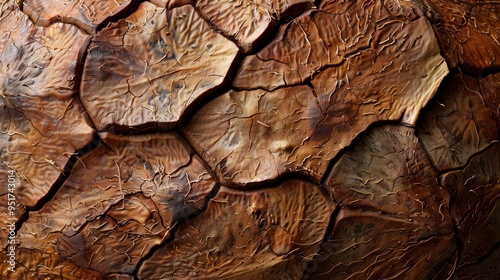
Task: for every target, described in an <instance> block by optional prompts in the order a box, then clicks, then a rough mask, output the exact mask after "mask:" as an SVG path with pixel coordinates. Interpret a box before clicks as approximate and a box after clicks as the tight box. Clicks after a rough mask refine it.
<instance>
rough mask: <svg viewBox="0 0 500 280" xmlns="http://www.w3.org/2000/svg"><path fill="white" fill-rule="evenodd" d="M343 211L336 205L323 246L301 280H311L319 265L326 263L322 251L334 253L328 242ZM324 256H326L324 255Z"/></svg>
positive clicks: (308, 265) (321, 245)
mask: <svg viewBox="0 0 500 280" xmlns="http://www.w3.org/2000/svg"><path fill="white" fill-rule="evenodd" d="M340 210H341V206H340V205H339V204H337V205H335V208H334V209H333V212H332V214H331V216H330V221H329V222H328V226H327V227H326V231H325V236H324V237H323V240H322V241H321V244H320V245H319V247H318V250H317V252H316V253H315V254H314V256H313V258H312V259H311V261H309V263H308V264H307V267H306V270H305V271H304V273H303V274H302V277H301V278H300V279H301V280H307V279H310V278H311V277H312V276H314V273H315V272H316V270H317V268H318V265H319V263H321V262H322V261H324V259H321V258H322V257H323V256H322V255H320V251H321V250H323V249H324V250H326V251H329V253H331V252H330V251H332V249H331V248H330V247H329V246H328V240H329V239H330V235H331V233H332V232H333V229H334V227H335V224H336V223H337V218H338V216H339V213H340ZM323 255H324V254H323Z"/></svg>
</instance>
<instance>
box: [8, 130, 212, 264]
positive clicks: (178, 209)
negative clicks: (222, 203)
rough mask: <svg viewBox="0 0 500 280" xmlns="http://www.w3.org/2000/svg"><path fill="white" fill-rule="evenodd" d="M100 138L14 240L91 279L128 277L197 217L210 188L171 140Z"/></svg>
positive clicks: (164, 136)
mask: <svg viewBox="0 0 500 280" xmlns="http://www.w3.org/2000/svg"><path fill="white" fill-rule="evenodd" d="M102 137H103V144H101V145H100V146H99V147H98V148H96V149H95V150H93V151H92V152H90V153H89V154H87V155H85V156H84V157H82V158H81V159H80V160H79V161H78V162H77V164H76V165H75V167H74V168H73V171H72V173H71V175H70V176H69V177H68V179H67V181H66V182H65V183H64V184H63V185H62V187H61V189H60V190H59V192H58V193H57V194H56V195H55V196H54V197H53V198H52V199H51V200H50V202H48V203H47V204H46V205H45V206H44V207H43V208H42V209H41V210H40V211H37V212H31V213H30V216H29V219H28V220H26V221H25V222H24V224H23V227H22V228H21V229H20V230H19V232H18V238H19V240H20V242H21V246H22V247H23V248H27V249H37V248H39V247H40V244H41V243H43V244H45V245H44V247H45V248H46V250H50V251H54V252H57V254H59V255H60V257H61V258H71V259H72V260H73V261H74V262H75V263H77V264H78V265H80V266H83V267H89V268H91V269H93V270H95V271H100V272H102V273H110V272H127V273H132V272H133V271H134V269H135V267H136V266H137V264H138V262H139V261H140V259H141V258H142V257H144V256H145V255H147V253H148V252H149V250H150V249H151V248H152V247H153V246H155V245H157V244H159V243H161V242H162V241H163V240H165V239H168V238H169V237H170V231H171V229H172V228H173V227H174V226H175V224H177V223H178V222H182V221H183V220H184V219H187V218H188V217H190V216H191V215H193V214H195V213H197V212H199V211H201V210H202V208H203V207H204V205H205V200H206V197H207V195H208V194H209V193H210V192H211V191H212V189H213V188H214V187H215V182H214V181H213V180H212V179H211V178H210V175H209V174H208V172H207V171H206V169H205V168H204V167H203V165H202V164H201V162H200V160H199V159H198V158H197V157H196V156H195V155H192V153H191V152H189V151H187V150H186V149H185V147H184V146H183V144H182V143H181V142H180V141H179V140H178V139H177V137H176V135H175V134H153V135H148V136H121V137H119V136H115V135H112V134H103V135H102Z"/></svg>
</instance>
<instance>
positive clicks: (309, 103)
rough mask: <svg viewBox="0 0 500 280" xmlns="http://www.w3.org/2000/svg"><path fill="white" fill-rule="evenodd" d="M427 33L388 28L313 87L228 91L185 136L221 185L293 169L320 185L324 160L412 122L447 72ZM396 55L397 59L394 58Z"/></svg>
mask: <svg viewBox="0 0 500 280" xmlns="http://www.w3.org/2000/svg"><path fill="white" fill-rule="evenodd" d="M408 32H410V33H408ZM431 32H432V30H431V26H430V25H429V23H428V22H427V21H426V20H425V19H420V20H417V21H414V22H412V23H410V24H408V25H407V26H406V27H405V28H403V26H402V25H401V24H400V23H395V24H389V25H388V26H387V27H386V28H385V29H384V32H380V33H379V34H378V35H377V37H376V38H375V39H374V40H373V41H374V45H375V46H376V47H375V48H374V49H369V50H364V51H360V52H359V53H358V54H356V55H352V56H350V57H349V58H348V59H347V60H346V62H345V63H344V64H343V65H341V66H339V67H331V68H327V69H325V70H324V71H322V72H321V73H319V74H318V75H317V76H316V77H314V79H313V80H312V81H311V85H312V89H311V88H310V87H308V86H305V85H297V86H292V87H283V88H279V89H276V90H274V91H272V92H268V91H266V90H264V89H255V90H248V91H229V92H227V93H225V94H224V95H223V96H221V97H218V98H216V99H214V100H213V101H211V102H210V103H208V104H207V105H205V106H204V107H203V108H202V109H201V110H199V111H198V112H197V113H196V114H195V116H194V117H193V118H192V119H191V121H190V123H188V125H187V126H186V129H185V131H186V132H185V135H186V137H187V138H188V140H189V141H190V142H191V143H192V144H193V146H194V147H195V149H196V150H197V151H198V153H199V154H200V155H202V157H203V158H204V159H205V160H206V161H207V162H208V164H209V165H210V166H211V167H212V168H213V169H214V170H216V172H217V173H218V174H220V175H219V177H221V178H223V180H224V181H225V182H227V183H228V184H236V185H245V184H249V183H260V182H262V181H266V180H273V179H276V178H277V177H278V176H279V175H281V174H284V173H287V172H293V171H299V172H304V173H306V174H308V175H311V176H312V177H313V178H314V179H315V180H316V181H320V180H321V178H322V177H323V175H324V173H325V170H326V169H327V167H328V163H329V161H330V160H331V159H332V158H334V157H335V156H336V155H337V154H338V152H339V151H340V150H342V149H343V148H344V147H346V146H349V144H350V143H351V141H352V140H353V139H355V137H356V136H357V135H358V134H359V133H360V132H362V131H364V130H365V129H366V128H367V127H369V126H370V125H371V124H373V123H375V122H377V121H382V120H398V119H400V118H402V121H403V122H406V123H409V124H415V122H416V119H417V117H418V113H419V111H420V110H421V109H422V107H423V106H424V105H425V104H426V103H427V102H428V100H429V99H430V98H431V97H432V96H433V95H434V93H435V91H436V90H437V87H438V85H439V83H440V81H441V79H442V78H444V76H445V75H446V74H447V73H448V69H447V66H446V64H445V63H444V59H443V58H442V57H441V56H440V55H439V48H438V47H437V43H436V42H435V41H433V39H432V40H431V39H425V37H426V36H427V37H429V36H433V35H432V33H431ZM396 38H404V39H402V40H399V41H398V42H397V43H396ZM384 41H385V43H384ZM280 42H281V41H280ZM402 49H405V51H404V52H405V53H406V54H405V55H404V56H403V55H394V52H396V53H397V52H398V50H402ZM402 53H403V52H402ZM407 55H409V57H410V59H408V56H407ZM282 57H290V55H284V54H283V55H282ZM414 63H415V64H417V65H421V66H419V67H415V66H411V65H414ZM269 69H273V68H269ZM249 75H250V74H249ZM251 75H258V74H255V73H252V74H251ZM405 77H406V78H405ZM408 77H412V79H409V78H408ZM242 81H255V79H254V80H252V79H251V78H250V77H245V78H242ZM313 91H314V92H313ZM416 93H418V94H416ZM207 131H209V133H208V135H207V133H206V132H207Z"/></svg>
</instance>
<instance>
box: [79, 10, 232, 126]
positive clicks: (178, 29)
mask: <svg viewBox="0 0 500 280" xmlns="http://www.w3.org/2000/svg"><path fill="white" fill-rule="evenodd" d="M237 53H238V48H237V47H236V46H235V45H234V44H233V43H231V42H230V41H229V40H227V39H225V38H224V37H223V36H221V35H219V34H218V33H216V32H215V31H214V30H212V29H211V28H210V26H209V25H208V24H207V23H205V21H204V20H203V19H201V18H200V17H199V16H198V14H197V13H196V11H195V10H194V8H193V7H191V6H189V5H186V6H182V7H180V8H175V9H172V10H171V11H167V10H166V9H165V8H158V7H157V6H155V5H153V4H151V3H148V2H144V3H142V4H141V6H140V7H139V9H138V10H137V12H135V13H134V14H133V15H131V16H130V17H128V18H127V19H126V20H120V21H118V22H117V23H114V24H112V25H110V26H109V27H107V28H105V29H104V30H102V31H101V32H99V33H98V34H97V36H96V37H95V38H94V40H93V42H92V44H91V45H90V49H89V54H88V57H87V60H86V62H85V69H84V73H83V80H82V86H81V92H80V94H81V98H82V101H83V104H84V105H85V107H86V108H87V110H88V112H89V115H90V117H91V118H92V120H93V121H94V123H95V124H96V127H97V129H99V130H114V131H122V132H127V133H130V132H135V133H137V132H142V131H141V129H158V127H159V128H160V129H169V128H171V127H172V126H174V125H175V124H176V123H177V122H178V121H179V119H180V118H181V117H182V114H183V113H184V112H185V111H186V110H187V108H188V107H190V105H191V104H192V103H193V102H195V101H197V99H199V98H203V97H205V96H206V95H207V94H209V93H210V92H211V91H213V90H214V89H215V88H217V87H218V86H219V85H220V84H221V83H222V82H223V81H224V78H225V76H226V74H227V72H228V70H229V68H230V67H231V65H232V63H233V60H234V59H235V56H236V54H237Z"/></svg>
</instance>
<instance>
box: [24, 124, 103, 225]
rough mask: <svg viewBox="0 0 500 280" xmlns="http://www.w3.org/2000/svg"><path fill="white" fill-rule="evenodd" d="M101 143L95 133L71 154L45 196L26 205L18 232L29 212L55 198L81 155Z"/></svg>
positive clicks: (38, 208)
mask: <svg viewBox="0 0 500 280" xmlns="http://www.w3.org/2000/svg"><path fill="white" fill-rule="evenodd" d="M100 143H101V138H100V137H99V134H97V133H94V135H93V137H92V140H91V141H90V142H89V143H88V144H87V145H85V146H84V147H82V148H80V149H78V150H77V151H76V152H75V153H73V154H72V155H71V157H70V158H69V159H68V162H67V163H66V166H65V167H64V169H63V172H62V173H61V174H60V175H59V177H58V178H57V180H56V181H55V182H54V184H53V185H52V187H51V188H50V189H49V191H48V192H47V193H46V194H45V195H44V196H43V197H41V198H40V199H39V200H38V201H37V203H36V204H35V205H33V206H31V207H26V212H25V213H24V214H23V215H22V216H21V217H20V218H19V220H18V221H17V222H16V232H17V231H18V230H19V229H20V228H21V227H22V225H23V224H24V222H25V221H26V220H28V218H29V212H31V211H39V210H40V209H42V208H43V207H44V206H45V205H46V204H47V203H49V202H50V201H51V200H52V199H53V198H54V196H55V195H56V193H57V192H58V191H59V190H60V189H61V187H62V186H63V184H64V183H65V182H66V180H67V179H68V177H69V176H70V174H71V170H72V169H73V167H74V166H75V164H76V163H77V161H78V160H79V159H80V157H82V156H84V155H86V154H88V153H90V152H91V151H92V150H94V149H95V148H96V147H97V146H99V144H100Z"/></svg>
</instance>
